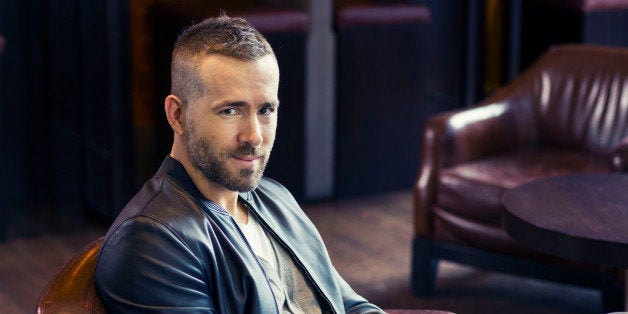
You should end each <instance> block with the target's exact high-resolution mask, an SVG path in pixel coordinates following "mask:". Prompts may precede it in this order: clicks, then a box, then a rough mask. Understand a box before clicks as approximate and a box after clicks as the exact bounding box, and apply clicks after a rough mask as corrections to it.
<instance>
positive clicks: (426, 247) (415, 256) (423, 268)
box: [411, 238, 438, 296]
mask: <svg viewBox="0 0 628 314" xmlns="http://www.w3.org/2000/svg"><path fill="white" fill-rule="evenodd" d="M437 272H438V259H435V258H433V257H432V248H431V245H430V242H429V241H428V240H425V239H421V238H415V239H414V242H413V248H412V276H411V281H412V283H411V284H412V290H413V292H414V294H415V295H422V296H426V295H430V294H431V293H432V292H433V291H434V283H435V281H436V274H437Z"/></svg>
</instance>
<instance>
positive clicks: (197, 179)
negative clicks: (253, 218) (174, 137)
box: [170, 149, 248, 223]
mask: <svg viewBox="0 0 628 314" xmlns="http://www.w3.org/2000/svg"><path fill="white" fill-rule="evenodd" d="M170 156H171V157H172V158H174V159H176V160H177V161H178V162H180V163H181V165H183V168H185V171H186V172H187V173H188V175H189V176H190V179H192V182H194V185H195V186H196V188H197V189H198V190H199V191H200V192H201V194H202V195H203V197H205V198H206V199H208V200H211V201H213V202H214V203H216V204H218V205H220V206H221V207H222V208H224V209H225V210H227V212H229V214H230V215H231V216H232V217H233V218H234V219H235V220H236V221H238V222H240V223H246V222H247V221H248V211H247V209H246V207H245V206H244V205H243V204H240V203H239V202H238V192H236V191H231V190H228V189H226V188H225V187H223V186H222V185H219V184H216V183H215V182H212V181H210V180H208V179H207V178H206V177H205V175H204V174H203V173H202V172H201V171H200V170H198V169H196V167H194V166H193V165H192V163H191V162H190V161H189V159H188V158H186V157H187V155H185V154H181V153H180V150H179V151H177V150H175V149H173V150H172V152H171V153H170Z"/></svg>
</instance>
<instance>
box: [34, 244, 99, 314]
mask: <svg viewBox="0 0 628 314" xmlns="http://www.w3.org/2000/svg"><path fill="white" fill-rule="evenodd" d="M102 239H103V238H99V239H97V240H95V241H94V242H92V243H90V244H88V245H86V246H85V247H84V248H83V249H82V250H81V251H79V252H78V253H77V254H76V255H75V256H74V257H72V259H70V260H69V261H68V262H67V263H66V264H65V265H63V267H62V268H61V270H60V271H59V272H58V273H57V274H56V275H55V276H54V277H52V279H51V280H50V282H48V284H47V285H46V287H44V290H43V291H42V293H41V296H40V298H39V304H38V305H37V313H38V314H46V313H50V314H53V313H95V314H96V313H103V314H104V313H107V312H106V311H105V307H104V306H103V304H102V301H101V300H100V296H99V295H98V292H97V291H96V285H95V284H94V271H95V270H96V260H97V258H98V250H99V249H100V244H101V243H102Z"/></svg>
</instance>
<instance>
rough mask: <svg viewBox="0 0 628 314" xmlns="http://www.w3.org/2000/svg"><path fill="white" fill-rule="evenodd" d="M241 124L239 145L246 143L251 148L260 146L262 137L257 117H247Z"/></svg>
mask: <svg viewBox="0 0 628 314" xmlns="http://www.w3.org/2000/svg"><path fill="white" fill-rule="evenodd" d="M243 124H244V125H243V126H242V129H241V131H240V135H239V136H238V141H239V142H240V143H248V144H249V145H251V146H253V147H257V146H259V145H261V144H262V141H263V140H264V137H263V136H262V128H261V125H260V122H259V120H258V117H257V115H253V116H251V117H248V118H247V119H245V120H244V121H243Z"/></svg>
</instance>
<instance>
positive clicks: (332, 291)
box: [96, 157, 383, 314]
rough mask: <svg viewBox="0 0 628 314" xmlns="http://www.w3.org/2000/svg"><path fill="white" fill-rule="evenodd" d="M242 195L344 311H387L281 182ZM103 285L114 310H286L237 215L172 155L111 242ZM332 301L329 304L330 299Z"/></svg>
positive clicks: (103, 261) (102, 262) (100, 274)
mask: <svg viewBox="0 0 628 314" xmlns="http://www.w3.org/2000/svg"><path fill="white" fill-rule="evenodd" d="M240 197H241V199H242V200H243V201H245V202H246V203H247V205H249V208H250V213H251V214H253V215H255V216H256V217H257V218H258V220H259V222H260V224H261V225H262V227H263V228H264V229H265V230H266V231H267V232H268V233H269V235H270V236H272V237H273V238H275V239H276V240H277V241H278V243H280V244H282V245H283V246H284V248H285V249H286V250H287V252H289V254H290V255H291V256H292V257H293V258H294V260H295V261H296V264H297V265H298V266H300V267H301V268H302V269H303V270H304V273H305V274H306V277H308V278H309V279H310V280H311V281H312V282H313V283H314V287H315V292H316V293H318V296H319V299H320V300H321V301H322V302H323V303H324V304H323V308H328V309H331V310H332V312H336V313H344V312H347V313H383V312H382V311H381V310H380V309H379V308H378V307H376V306H375V305H372V304H370V303H368V302H367V301H366V300H365V299H364V298H362V297H361V296H359V295H358V294H356V293H355V292H354V291H353V290H352V289H351V288H350V287H349V285H348V284H347V283H346V282H345V281H344V280H343V279H342V278H341V276H340V275H339V274H338V273H337V272H336V270H335V268H334V267H333V266H332V264H331V261H330V259H329V256H328V254H327V251H326V249H325V246H324V244H323V241H322V239H321V237H320V235H319V234H318V232H317V230H316V228H315V227H314V225H313V224H312V222H311V221H310V220H309V219H308V218H307V216H306V215H305V214H304V213H303V212H302V210H301V208H300V207H299V205H298V204H297V202H296V201H295V200H294V198H293V197H292V196H291V194H290V193H289V192H288V191H287V190H286V189H285V188H284V187H283V186H281V185H280V184H279V183H277V182H275V181H272V180H270V179H262V181H261V183H260V185H259V187H258V188H257V189H256V190H254V191H252V192H249V193H241V194H240ZM96 287H97V288H98V293H99V294H100V296H101V298H102V300H103V303H104V304H105V307H106V308H107V310H108V311H109V312H115V313H118V312H121V313H129V312H141V313H154V312H167V313H171V312H172V313H230V314H231V313H279V310H278V309H277V306H276V305H275V301H274V296H273V293H272V290H271V288H270V285H269V283H268V280H267V278H266V275H265V273H264V271H263V270H262V268H261V266H260V264H259V261H258V260H257V257H256V256H255V255H254V254H253V253H252V250H251V247H250V246H249V244H248V242H247V241H246V239H245V238H244V236H243V235H242V233H241V231H240V229H239V228H238V227H237V225H236V222H235V221H234V220H233V218H231V216H230V215H229V214H228V213H227V211H226V210H225V209H223V208H222V207H220V206H218V205H217V204H216V203H214V202H212V201H209V200H207V199H205V198H204V197H203V196H202V195H201V194H200V192H199V191H198V190H197V188H196V187H195V185H194V184H193V182H192V181H191V179H190V178H189V176H188V175H187V173H186V172H185V169H184V168H183V166H182V165H181V164H180V163H179V162H177V161H176V160H175V159H173V158H171V157H166V160H165V161H164V162H163V164H162V166H161V168H160V169H159V171H158V172H157V174H156V175H155V176H154V177H153V178H152V179H150V180H149V181H147V182H146V184H145V185H144V187H143V188H142V189H141V190H140V191H139V192H138V193H137V194H136V195H135V197H134V198H133V199H132V200H131V201H130V202H129V204H127V206H126V207H125V208H124V209H123V210H122V212H121V213H120V215H119V216H118V218H117V219H116V220H115V222H114V223H113V225H112V226H111V228H110V229H109V232H108V233H107V235H106V236H105V239H104V242H103V244H102V247H101V250H100V253H99V257H98V264H97V266H96ZM325 303H326V304H325Z"/></svg>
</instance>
